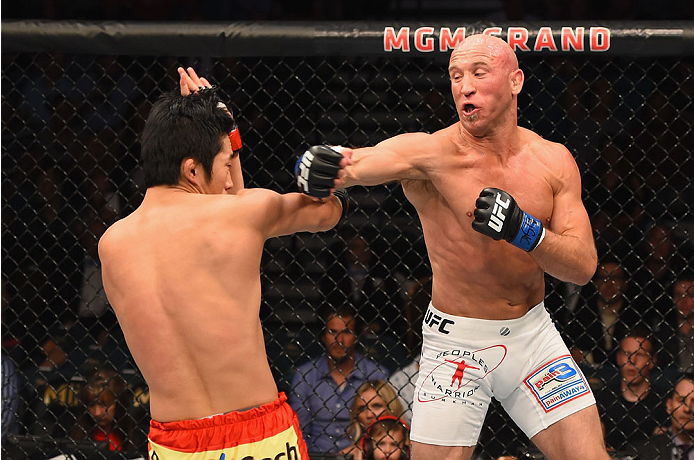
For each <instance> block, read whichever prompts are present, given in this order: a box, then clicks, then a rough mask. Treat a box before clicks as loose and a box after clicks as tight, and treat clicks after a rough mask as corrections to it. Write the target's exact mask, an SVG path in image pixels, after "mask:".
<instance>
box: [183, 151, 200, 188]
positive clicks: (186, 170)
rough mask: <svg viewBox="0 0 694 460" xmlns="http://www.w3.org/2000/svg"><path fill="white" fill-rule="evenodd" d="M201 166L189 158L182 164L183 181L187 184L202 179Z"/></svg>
mask: <svg viewBox="0 0 694 460" xmlns="http://www.w3.org/2000/svg"><path fill="white" fill-rule="evenodd" d="M200 173H201V171H200V165H198V164H197V163H196V162H195V160H194V159H192V158H190V157H188V158H184V159H183V161H182V162H181V179H183V180H184V181H187V182H195V183H197V181H198V180H199V179H200Z"/></svg>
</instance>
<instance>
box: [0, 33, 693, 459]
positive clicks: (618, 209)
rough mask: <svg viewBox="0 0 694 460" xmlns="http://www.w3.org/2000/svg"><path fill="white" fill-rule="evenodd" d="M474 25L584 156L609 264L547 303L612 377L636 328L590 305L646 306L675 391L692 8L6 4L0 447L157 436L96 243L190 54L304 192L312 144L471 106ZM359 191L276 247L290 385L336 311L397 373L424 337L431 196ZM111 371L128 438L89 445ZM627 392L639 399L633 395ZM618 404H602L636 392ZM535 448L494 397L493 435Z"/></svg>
mask: <svg viewBox="0 0 694 460" xmlns="http://www.w3.org/2000/svg"><path fill="white" fill-rule="evenodd" d="M479 32H485V33H491V34H496V35H499V36H500V37H502V38H504V39H506V40H507V41H509V43H511V44H512V45H513V46H514V49H515V50H516V52H517V55H518V58H519V62H520V66H521V68H522V69H523V71H524V73H525V77H526V82H525V86H524V89H523V92H522V93H521V95H520V98H519V124H520V125H521V126H523V127H526V128H529V129H532V130H534V131H536V132H537V133H538V134H540V135H541V136H543V137H544V138H546V139H549V140H552V141H555V142H560V143H563V144H565V145H566V146H567V147H568V148H569V150H570V151H571V152H572V154H573V155H574V157H575V158H576V161H577V164H578V166H579V169H580V171H581V174H582V181H583V198H584V202H585V206H586V209H587V211H588V213H589V216H590V218H591V221H592V224H593V228H594V233H595V239H596V243H597V247H598V252H599V258H600V261H601V265H602V266H603V268H605V267H606V268H605V269H603V270H602V271H599V272H598V274H597V275H596V278H595V279H594V280H593V281H592V282H591V283H589V284H588V285H587V286H585V287H577V286H574V285H570V284H567V283H562V282H559V281H556V280H554V279H552V278H550V277H547V298H546V306H547V308H548V310H549V311H550V313H551V314H552V316H553V318H554V320H555V322H556V324H557V326H558V327H559V329H560V330H561V331H562V333H563V334H564V337H565V339H566V341H567V343H568V344H569V346H570V348H572V350H575V351H576V352H577V356H578V353H580V354H581V356H584V357H585V359H584V360H583V362H582V363H581V366H582V368H583V370H584V373H585V374H586V376H587V377H588V379H589V381H590V383H591V386H592V387H593V389H594V390H595V391H606V390H608V391H609V390H610V389H611V388H612V385H613V383H614V381H615V379H617V380H618V379H619V377H618V375H619V374H618V372H619V371H618V368H617V365H616V362H617V361H616V357H615V350H616V340H618V337H619V333H618V332H614V331H612V332H611V334H608V335H609V338H608V339H606V338H605V337H606V335H605V334H602V333H601V329H600V327H601V326H600V323H599V318H598V316H599V315H598V314H597V313H596V312H595V311H594V308H595V306H596V305H601V302H602V304H604V303H605V299H606V298H614V296H619V298H620V299H621V300H622V301H623V302H621V305H622V313H625V315H624V316H625V317H632V316H635V317H637V319H638V323H639V324H638V325H639V326H645V327H646V330H647V331H648V334H649V336H651V337H652V339H653V341H654V343H655V344H656V345H655V346H654V349H653V350H652V354H653V355H654V356H657V357H658V362H657V365H656V367H655V368H654V370H653V375H652V377H651V380H652V381H653V382H654V385H655V384H658V385H660V387H662V388H663V389H664V390H663V391H667V390H668V389H669V388H670V387H671V386H672V383H673V380H674V379H675V378H676V377H677V375H678V373H679V372H681V371H684V370H690V368H691V367H692V365H693V362H694V359H693V358H692V357H691V356H690V355H691V352H680V351H679V350H680V348H679V343H678V342H677V340H673V337H675V338H676V337H679V336H678V335H677V334H678V329H677V328H678V324H681V322H680V323H678V317H677V315H678V311H679V310H682V309H684V308H686V305H685V304H686V301H687V297H688V298H691V297H692V296H694V292H692V291H691V290H690V291H689V292H688V293H685V294H681V293H678V291H676V286H677V285H678V283H680V285H681V283H683V282H686V281H687V280H690V281H691V280H692V266H693V265H694V248H693V247H692V246H693V245H692V230H693V229H694V215H693V214H692V202H694V187H693V186H692V177H694V160H693V158H692V150H693V149H694V133H693V132H692V129H693V128H692V126H694V106H693V104H692V97H693V95H694V76H693V74H694V72H693V71H694V26H693V25H692V23H691V22H687V23H684V22H683V23H677V22H638V23H633V22H632V23H629V22H624V23H610V22H605V23H590V22H586V23H552V22H546V23H545V22H543V23H514V24H485V23H471V24H465V23H461V24H455V23H447V24H429V23H360V22H353V23H352V22H343V23H309V22H303V23H281V22H274V23H254V22H243V23H231V24H229V23H209V22H207V23H119V22H106V23H95V22H44V21H3V22H2V306H3V309H2V362H3V366H2V371H3V374H2V379H3V380H2V394H3V419H2V421H3V440H2V454H3V456H4V455H8V456H9V457H11V458H46V457H50V456H53V455H57V454H58V453H68V454H75V455H77V454H81V455H85V456H87V457H89V458H110V457H113V456H116V457H119V458H120V457H124V458H127V457H132V456H136V455H138V454H139V455H142V454H143V453H144V454H145V455H146V432H147V429H148V420H149V419H148V412H147V404H148V399H149V397H148V393H147V388H146V385H145V383H144V381H143V380H142V378H141V376H140V374H139V372H138V370H137V368H136V366H135V364H134V362H133V360H132V358H131V356H130V354H129V352H128V350H127V347H126V346H125V343H124V340H123V336H122V332H121V331H120V329H119V327H118V325H117V322H116V320H115V317H114V315H113V312H112V311H111V310H110V309H109V307H108V303H107V301H106V299H105V296H104V294H103V289H102V287H101V282H100V274H99V273H100V271H99V263H98V257H97V255H96V250H95V248H96V242H97V241H98V238H99V237H100V236H101V234H102V233H103V232H104V230H105V229H106V228H107V227H108V226H109V225H110V224H112V223H113V222H114V221H115V220H117V219H119V218H122V217H124V216H125V215H127V214H128V213H130V212H132V210H133V209H134V208H135V207H137V205H138V204H139V202H140V201H141V200H142V197H143V194H144V185H143V178H142V173H141V170H140V168H139V167H138V158H139V144H138V138H139V135H140V133H141V131H142V128H143V125H144V121H145V119H146V117H147V114H148V112H149V109H150V107H151V104H152V102H153V101H154V100H155V99H156V98H157V96H158V95H159V94H161V92H163V91H169V90H173V89H174V88H175V87H176V85H177V75H176V70H175V69H176V67H178V66H181V65H183V66H188V65H191V66H193V67H194V68H195V69H196V70H197V71H198V72H199V74H200V75H203V76H206V77H208V78H209V79H210V81H212V82H213V83H214V84H217V85H219V87H220V88H221V91H222V94H223V96H224V98H225V100H226V101H228V104H229V105H230V106H231V107H232V108H233V110H234V111H235V113H236V118H237V120H238V123H239V126H240V130H241V132H242V135H243V140H244V146H245V147H244V151H243V153H242V165H243V170H244V177H245V181H246V185H247V186H248V187H266V188H270V189H273V190H276V191H279V192H289V191H295V190H296V188H295V185H294V179H293V168H294V163H295V161H296V158H297V155H298V154H299V153H301V152H302V151H303V150H305V149H306V147H307V146H309V145H312V144H319V143H328V144H340V145H349V146H367V145H373V144H375V143H377V142H379V141H381V140H383V139H385V138H387V137H390V136H393V135H396V134H400V133H404V132H411V131H424V132H434V131H436V130H438V129H441V128H443V127H445V126H448V125H449V124H452V123H455V122H456V120H457V114H456V112H455V109H454V107H453V101H452V96H451V93H450V86H449V81H448V74H447V62H448V58H449V55H450V51H451V49H452V48H453V46H454V45H455V43H457V42H458V41H459V40H460V39H461V38H462V37H464V36H466V35H471V34H473V33H479ZM351 196H352V198H351V199H352V200H353V201H354V206H353V211H351V213H350V215H349V216H348V218H347V220H346V222H344V223H342V224H341V225H340V226H338V228H336V229H334V230H331V231H328V232H325V233H321V234H316V235H310V234H297V235H292V236H287V237H283V238H276V239H272V240H270V241H268V243H267V244H266V247H265V252H264V257H263V262H262V267H261V269H262V283H263V301H262V306H261V317H262V320H263V324H264V328H265V336H266V346H267V350H268V356H269V361H270V364H271V367H272V370H273V373H274V375H275V377H276V379H277V384H278V387H279V388H280V389H281V390H282V391H285V392H287V393H288V394H291V392H292V380H291V379H292V375H293V373H294V370H295V369H296V368H297V366H299V365H302V364H303V363H306V362H309V361H310V360H312V359H315V358H316V357H317V356H319V355H320V354H321V353H322V351H323V349H322V345H321V342H320V336H321V334H322V331H323V326H322V324H321V321H320V320H319V316H318V312H319V311H320V310H322V309H325V308H327V309H336V308H339V307H340V306H341V305H343V304H349V305H351V306H353V307H355V308H356V309H357V311H358V312H359V313H358V315H359V317H360V319H361V320H362V321H361V322H362V324H363V325H364V327H363V328H362V329H360V330H359V331H357V333H358V334H359V338H358V343H359V346H360V350H361V351H362V352H363V355H364V356H365V359H372V360H374V361H375V362H377V363H379V364H380V365H381V366H382V367H384V368H385V369H386V370H387V371H388V372H394V371H395V370H396V369H398V368H400V367H402V366H404V365H406V364H408V363H409V362H411V361H412V360H413V359H416V357H417V354H418V351H419V350H418V348H419V346H420V341H421V322H422V316H423V314H424V311H425V310H426V306H427V304H428V301H429V295H430V289H431V270H430V267H429V263H428V259H427V255H426V249H425V246H424V241H423V238H422V231H421V227H420V223H419V220H418V218H417V215H416V212H415V210H414V208H413V207H412V206H411V205H410V204H409V203H408V202H407V200H406V199H405V197H404V195H403V193H402V190H401V188H400V186H399V185H398V184H386V185H382V186H376V187H368V188H366V187H356V188H354V189H353V190H352V195H351ZM690 284H691V283H690ZM612 286H619V289H612V290H611V287H612ZM615 291H616V292H617V293H616V294H615ZM610 292H612V294H610ZM610 296H612V297H610ZM682 299H684V300H682ZM626 313H628V315H627V314H626ZM625 321H626V320H625ZM629 324H633V323H629ZM596 327H597V330H598V332H597V333H594V332H593V331H595V330H596ZM230 333H233V331H230ZM690 343H691V342H690ZM688 353H689V354H688ZM683 356H684V358H683ZM103 367H108V368H111V369H113V370H115V373H116V376H115V377H113V379H119V378H122V379H123V381H124V382H125V387H124V388H125V390H124V391H123V394H120V395H119V399H118V406H119V411H118V412H119V414H120V415H119V418H118V428H119V429H120V430H121V432H122V435H123V438H124V440H123V444H122V447H123V450H122V451H121V452H115V453H114V452H109V451H108V450H104V449H103V445H102V444H103V443H101V444H100V443H95V442H93V441H90V439H91V438H90V436H89V433H88V431H89V429H88V428H87V426H88V424H89V420H87V421H86V422H85V418H84V416H85V414H86V410H87V407H86V405H85V402H84V401H83V399H82V398H81V397H80V395H81V394H82V391H81V390H82V388H84V387H85V385H86V379H87V378H88V376H89V373H90V372H91V371H92V370H93V369H94V368H103ZM663 399H664V397H663ZM612 401H613V404H614V405H621V407H622V408H623V407H624V405H623V404H622V403H621V402H620V401H621V400H620V398H619V395H617V394H616V393H613V398H612ZM615 408H616V406H613V407H607V408H604V409H603V408H601V415H603V417H611V416H610V414H614V413H623V412H625V411H624V410H621V411H614V410H613V409H615ZM647 415H648V414H647ZM640 422H641V420H634V416H633V414H632V415H631V416H630V415H629V414H628V413H626V415H625V416H624V417H622V418H620V419H619V420H612V419H610V423H611V424H610V425H609V426H610V427H613V428H609V430H611V431H609V432H608V439H610V438H609V436H610V435H611V434H614V435H619V434H620V433H621V432H623V431H628V433H627V434H632V433H636V434H639V430H643V428H642V427H641V426H639V423H640ZM640 434H641V436H642V437H644V436H647V434H648V433H640ZM618 437H619V436H617V438H618ZM613 447H614V448H615V449H616V450H619V449H621V447H622V446H619V447H617V446H613ZM336 448H337V447H336ZM527 449H529V443H528V441H527V439H526V438H525V436H523V435H522V433H521V432H520V431H519V430H518V429H517V427H516V426H515V425H514V424H513V423H512V422H511V421H510V420H508V419H507V417H506V416H505V415H504V414H503V412H502V411H501V409H500V408H499V407H498V405H497V404H496V403H494V404H492V407H491V409H490V412H489V414H488V419H487V423H486V426H485V428H484V430H483V431H482V435H481V438H480V444H479V448H478V452H477V455H479V457H480V458H494V457H496V456H499V455H501V454H505V453H506V454H508V453H510V454H518V453H519V452H523V451H525V450H527ZM528 455H530V454H528Z"/></svg>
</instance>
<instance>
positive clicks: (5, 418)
mask: <svg viewBox="0 0 694 460" xmlns="http://www.w3.org/2000/svg"><path fill="white" fill-rule="evenodd" d="M18 411H19V374H18V372H17V366H15V364H14V362H13V361H12V359H11V358H10V357H9V356H7V355H6V354H5V351H4V350H3V351H2V436H3V437H5V435H7V434H17V433H18V432H19V422H18V417H19V413H18Z"/></svg>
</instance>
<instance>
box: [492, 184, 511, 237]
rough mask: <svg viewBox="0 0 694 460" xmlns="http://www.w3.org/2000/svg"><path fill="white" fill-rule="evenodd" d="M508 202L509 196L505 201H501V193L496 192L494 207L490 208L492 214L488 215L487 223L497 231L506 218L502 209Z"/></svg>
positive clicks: (505, 207) (506, 206)
mask: <svg viewBox="0 0 694 460" xmlns="http://www.w3.org/2000/svg"><path fill="white" fill-rule="evenodd" d="M510 203H511V198H507V199H506V201H501V193H497V194H496V200H495V202H494V209H492V215H491V216H489V222H488V223H487V225H489V226H490V227H491V228H493V229H494V230H495V231H496V232H497V233H501V228H502V227H503V226H504V221H505V220H506V215H505V214H504V213H503V209H508V205H509V204H510Z"/></svg>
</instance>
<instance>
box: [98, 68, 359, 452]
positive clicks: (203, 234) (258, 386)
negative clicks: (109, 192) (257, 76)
mask: <svg viewBox="0 0 694 460" xmlns="http://www.w3.org/2000/svg"><path fill="white" fill-rule="evenodd" d="M179 74H180V94H178V93H170V94H165V95H163V96H162V97H161V98H160V99H159V100H158V101H157V102H156V103H155V104H154V106H153V107H152V111H151V113H150V115H149V118H148V120H147V123H146V125H145V129H144V133H143V136H142V161H143V168H144V171H145V180H146V185H147V191H146V193H145V197H144V200H143V202H142V204H141V205H140V206H139V207H138V208H137V209H136V210H135V211H134V212H133V213H132V214H130V215H129V216H127V217H126V218H124V219H122V220H120V221H118V222H116V223H115V224H114V225H113V226H112V227H110V228H109V229H108V230H107V231H106V233H105V234H104V235H103V237H102V238H101V241H100V243H99V256H100V258H101V263H102V270H103V281H104V288H105V290H106V294H107V295H108V299H109V302H110V303H111V305H112V306H113V308H114V310H115V312H116V314H117V316H118V320H119V322H120V325H121V327H122V329H123V331H124V333H125V338H126V340H127V343H128V347H129V348H130V350H131V352H132V355H133V357H134V358H135V361H136V362H137V365H138V367H139V369H140V371H141V372H142V374H143V376H144V378H145V380H146V382H147V384H148V386H149V394H150V409H151V414H152V419H153V420H152V422H151V426H150V433H149V440H150V444H149V455H150V458H151V459H161V460H163V459H169V458H170V459H176V460H178V459H185V458H215V459H217V458H227V459H232V458H238V459H241V458H279V457H280V456H283V455H284V456H286V458H292V459H307V458H308V457H307V452H306V444H305V443H304V441H303V438H302V436H301V432H300V429H299V422H298V419H297V417H296V414H295V413H294V411H293V410H292V409H291V408H290V407H289V405H288V404H287V403H286V397H285V395H284V394H278V390H277V386H276V385H275V381H274V379H273V377H272V374H271V372H270V366H269V365H268V361H267V356H266V353H265V345H264V341H263V332H262V328H261V324H260V319H259V309H260V296H261V292H260V260H261V255H262V252H263V245H264V243H265V240H267V239H268V238H270V237H273V236H280V235H287V234H290V233H294V232H299V231H309V232H317V231H322V230H327V229H330V228H332V227H333V226H334V225H335V224H336V223H337V222H338V221H339V219H340V217H341V216H342V214H343V212H344V211H345V210H346V201H345V200H346V196H345V195H342V194H340V199H338V198H337V197H335V196H331V197H328V198H327V199H326V200H325V201H323V202H321V201H320V200H316V199H313V198H310V197H308V196H306V195H303V194H300V193H290V194H286V195H281V194H278V193H275V192H272V191H270V190H264V189H244V188H243V180H242V178H241V177H242V176H241V170H240V163H239V157H238V150H234V149H235V148H239V147H240V136H239V134H238V128H237V127H236V125H235V123H234V120H233V117H232V116H231V113H230V112H229V111H228V110H227V109H226V107H225V106H224V104H221V103H220V102H219V101H218V99H217V96H216V95H215V92H214V91H213V89H212V88H211V85H210V84H209V82H208V81H207V80H205V79H201V78H198V76H197V75H196V74H195V72H194V71H193V69H190V68H189V69H188V72H186V71H185V70H183V69H182V68H179ZM343 205H344V206H343Z"/></svg>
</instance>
